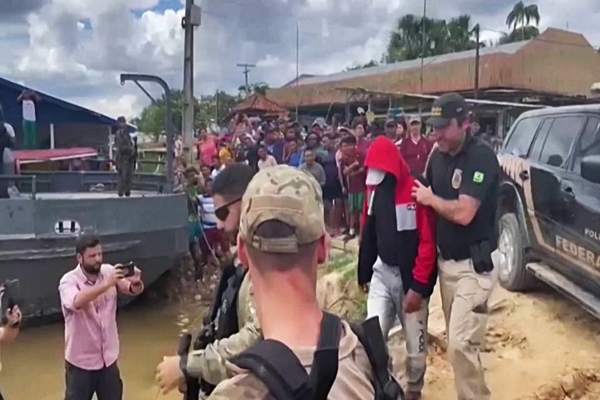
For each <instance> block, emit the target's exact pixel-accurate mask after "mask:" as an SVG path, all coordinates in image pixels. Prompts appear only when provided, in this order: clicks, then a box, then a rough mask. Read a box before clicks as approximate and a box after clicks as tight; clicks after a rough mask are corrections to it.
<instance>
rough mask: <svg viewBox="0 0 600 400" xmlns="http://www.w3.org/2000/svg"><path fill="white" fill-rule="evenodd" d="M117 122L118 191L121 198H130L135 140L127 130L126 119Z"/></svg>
mask: <svg viewBox="0 0 600 400" xmlns="http://www.w3.org/2000/svg"><path fill="white" fill-rule="evenodd" d="M117 122H118V123H119V125H118V130H117V133H116V135H115V150H116V157H115V165H116V167H117V173H118V174H119V181H118V183H117V191H118V193H119V197H123V195H125V196H126V197H129V196H130V195H131V178H132V176H133V170H134V165H135V164H134V162H135V158H136V154H135V153H136V151H135V146H134V142H133V139H132V138H131V135H130V134H129V131H128V130H127V121H126V120H125V117H119V118H118V119H117Z"/></svg>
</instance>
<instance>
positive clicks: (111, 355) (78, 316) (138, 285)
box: [58, 236, 144, 400]
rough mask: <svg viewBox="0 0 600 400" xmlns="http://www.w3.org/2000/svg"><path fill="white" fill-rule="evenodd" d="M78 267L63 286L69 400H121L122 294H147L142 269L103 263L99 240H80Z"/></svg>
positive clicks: (65, 278) (82, 237)
mask: <svg viewBox="0 0 600 400" xmlns="http://www.w3.org/2000/svg"><path fill="white" fill-rule="evenodd" d="M75 248H76V253H77V262H78V265H77V267H75V269H73V270H71V271H69V272H67V273H66V274H65V275H64V276H63V277H62V279H61V280H60V284H59V287H58V289H59V292H60V300H61V304H62V312H63V315H64V318H65V361H66V395H65V400H91V399H92V397H93V395H94V393H95V394H96V395H97V397H98V400H121V399H122V397H123V382H122V381H121V377H120V374H119V368H118V367H117V359H118V358H119V332H118V330H117V320H116V312H117V294H118V293H121V294H125V295H129V296H137V295H138V294H140V293H141V292H142V291H143V290H144V284H143V283H142V281H141V279H140V278H141V271H140V270H139V269H137V268H134V274H133V275H132V276H130V277H125V275H126V272H127V271H126V269H124V268H121V267H122V266H121V265H119V264H117V265H115V266H112V265H110V264H102V246H101V244H100V239H99V238H97V237H94V236H81V237H79V238H78V239H77V244H76V247H75Z"/></svg>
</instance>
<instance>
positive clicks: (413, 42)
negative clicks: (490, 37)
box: [385, 14, 481, 63]
mask: <svg viewBox="0 0 600 400" xmlns="http://www.w3.org/2000/svg"><path fill="white" fill-rule="evenodd" d="M423 29H424V30H425V35H424V36H423ZM474 32H475V31H474V28H473V27H471V17H470V16H469V15H461V16H459V17H457V18H453V19H451V20H450V21H449V22H446V20H443V19H432V18H427V17H426V18H424V19H423V18H422V17H417V16H415V15H412V14H408V15H404V16H402V17H401V18H400V19H399V20H398V25H397V28H396V31H395V32H394V33H393V34H392V36H391V37H390V42H389V44H388V48H387V52H386V56H385V62H387V63H391V62H396V61H404V60H414V59H417V58H420V57H430V56H437V55H441V54H447V53H453V52H458V51H464V50H471V49H475V48H476V47H477V43H476V41H475V38H474V35H473V34H474ZM423 39H425V40H424V42H423ZM480 45H481V44H480Z"/></svg>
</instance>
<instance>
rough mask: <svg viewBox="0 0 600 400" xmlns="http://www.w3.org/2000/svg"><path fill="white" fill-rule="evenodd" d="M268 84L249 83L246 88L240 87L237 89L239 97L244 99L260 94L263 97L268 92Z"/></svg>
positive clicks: (244, 86)
mask: <svg viewBox="0 0 600 400" xmlns="http://www.w3.org/2000/svg"><path fill="white" fill-rule="evenodd" d="M269 89H270V88H269V84H268V83H265V82H258V83H251V84H249V85H248V86H246V85H242V86H240V87H239V88H238V92H239V96H240V97H242V98H246V97H248V96H251V95H253V94H256V93H258V94H262V95H263V96H264V95H266V94H267V90H269Z"/></svg>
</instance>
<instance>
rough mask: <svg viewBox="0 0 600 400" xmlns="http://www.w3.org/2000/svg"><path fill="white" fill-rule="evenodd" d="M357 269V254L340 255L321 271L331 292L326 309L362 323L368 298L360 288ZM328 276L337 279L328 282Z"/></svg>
mask: <svg viewBox="0 0 600 400" xmlns="http://www.w3.org/2000/svg"><path fill="white" fill-rule="evenodd" d="M356 268H357V256H356V255H355V254H349V253H340V254H339V255H335V256H333V257H332V258H331V259H330V260H329V262H328V263H327V264H325V265H324V266H323V267H322V270H321V278H322V279H323V280H324V281H328V282H327V285H330V286H329V287H327V288H326V289H325V290H327V291H328V292H329V296H327V300H328V301H326V302H325V303H326V306H327V307H326V308H327V309H328V310H330V311H331V312H333V313H335V314H338V315H340V316H341V317H343V318H345V319H347V320H349V321H362V320H364V319H365V317H366V315H367V296H365V295H364V294H363V293H362V291H361V290H360V288H359V287H358V283H357V281H356ZM327 275H329V278H331V277H332V276H335V279H330V280H328V277H327ZM332 285H333V286H332Z"/></svg>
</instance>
